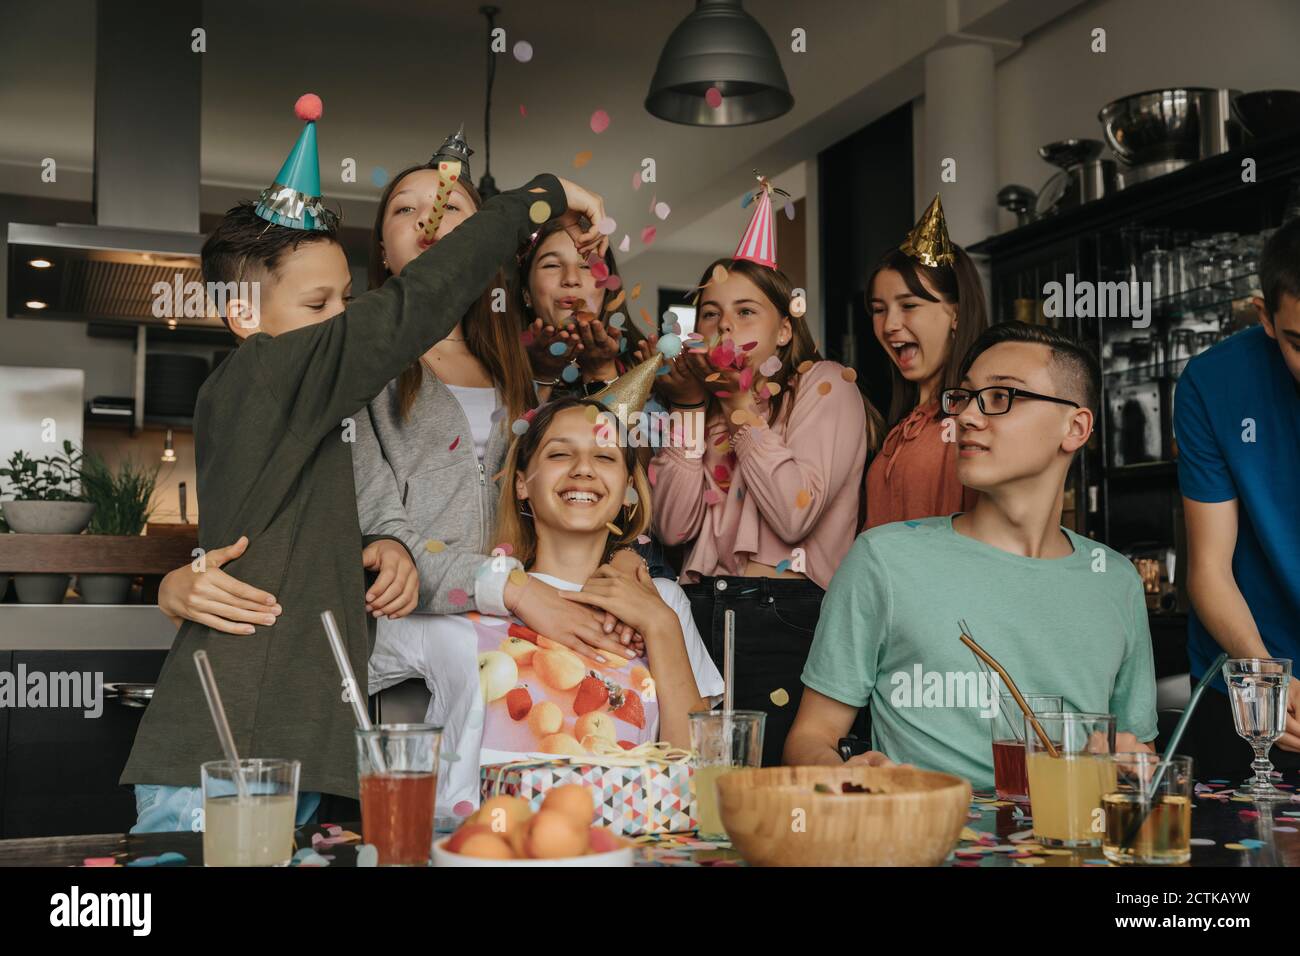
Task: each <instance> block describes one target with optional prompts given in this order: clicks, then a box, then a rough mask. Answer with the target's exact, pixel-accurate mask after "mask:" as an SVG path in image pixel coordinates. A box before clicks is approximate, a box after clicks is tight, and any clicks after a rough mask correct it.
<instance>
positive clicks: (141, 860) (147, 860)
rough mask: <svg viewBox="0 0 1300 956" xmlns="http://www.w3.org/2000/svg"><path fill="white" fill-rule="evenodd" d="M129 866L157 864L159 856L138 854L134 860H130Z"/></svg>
mask: <svg viewBox="0 0 1300 956" xmlns="http://www.w3.org/2000/svg"><path fill="white" fill-rule="evenodd" d="M126 865H127V866H157V865H158V857H156V856H138V857H136V858H135V859H134V860H128V861H127V864H126Z"/></svg>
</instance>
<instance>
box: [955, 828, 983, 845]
mask: <svg viewBox="0 0 1300 956" xmlns="http://www.w3.org/2000/svg"><path fill="white" fill-rule="evenodd" d="M979 838H980V835H979V834H978V833H976V832H975V831H974V830H972V829H971V828H970V827H962V828H961V834H960V835H959V836H958V837H957V839H959V840H969V841H970V842H972V843H975V842H977V841H978V840H979Z"/></svg>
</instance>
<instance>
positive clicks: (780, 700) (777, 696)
mask: <svg viewBox="0 0 1300 956" xmlns="http://www.w3.org/2000/svg"><path fill="white" fill-rule="evenodd" d="M767 696H768V698H769V699H770V700H771V701H772V703H774V704H776V706H778V707H784V706H785V705H786V704H788V703H790V692H789V691H788V690H786V689H785V688H784V687H778V688H777V689H776V690H774V691H772V693H770V694H768V695H767Z"/></svg>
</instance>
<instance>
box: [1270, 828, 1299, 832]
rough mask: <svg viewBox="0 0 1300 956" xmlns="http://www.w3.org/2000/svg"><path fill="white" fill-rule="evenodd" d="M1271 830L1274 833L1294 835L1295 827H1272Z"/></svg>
mask: <svg viewBox="0 0 1300 956" xmlns="http://www.w3.org/2000/svg"><path fill="white" fill-rule="evenodd" d="M1273 830H1274V831H1275V832H1277V833H1295V832H1296V828H1295V827H1274V828H1273Z"/></svg>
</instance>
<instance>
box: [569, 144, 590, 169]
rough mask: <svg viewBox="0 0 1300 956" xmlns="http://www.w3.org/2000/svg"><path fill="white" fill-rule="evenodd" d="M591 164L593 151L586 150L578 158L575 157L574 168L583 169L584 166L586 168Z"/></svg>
mask: <svg viewBox="0 0 1300 956" xmlns="http://www.w3.org/2000/svg"><path fill="white" fill-rule="evenodd" d="M589 162H591V150H589V149H584V150H583V151H582V152H581V153H579V154H578V155H577V156H574V157H573V168H574V169H581V168H582V167H583V166H586V165H587V164H588V163H589Z"/></svg>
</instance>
